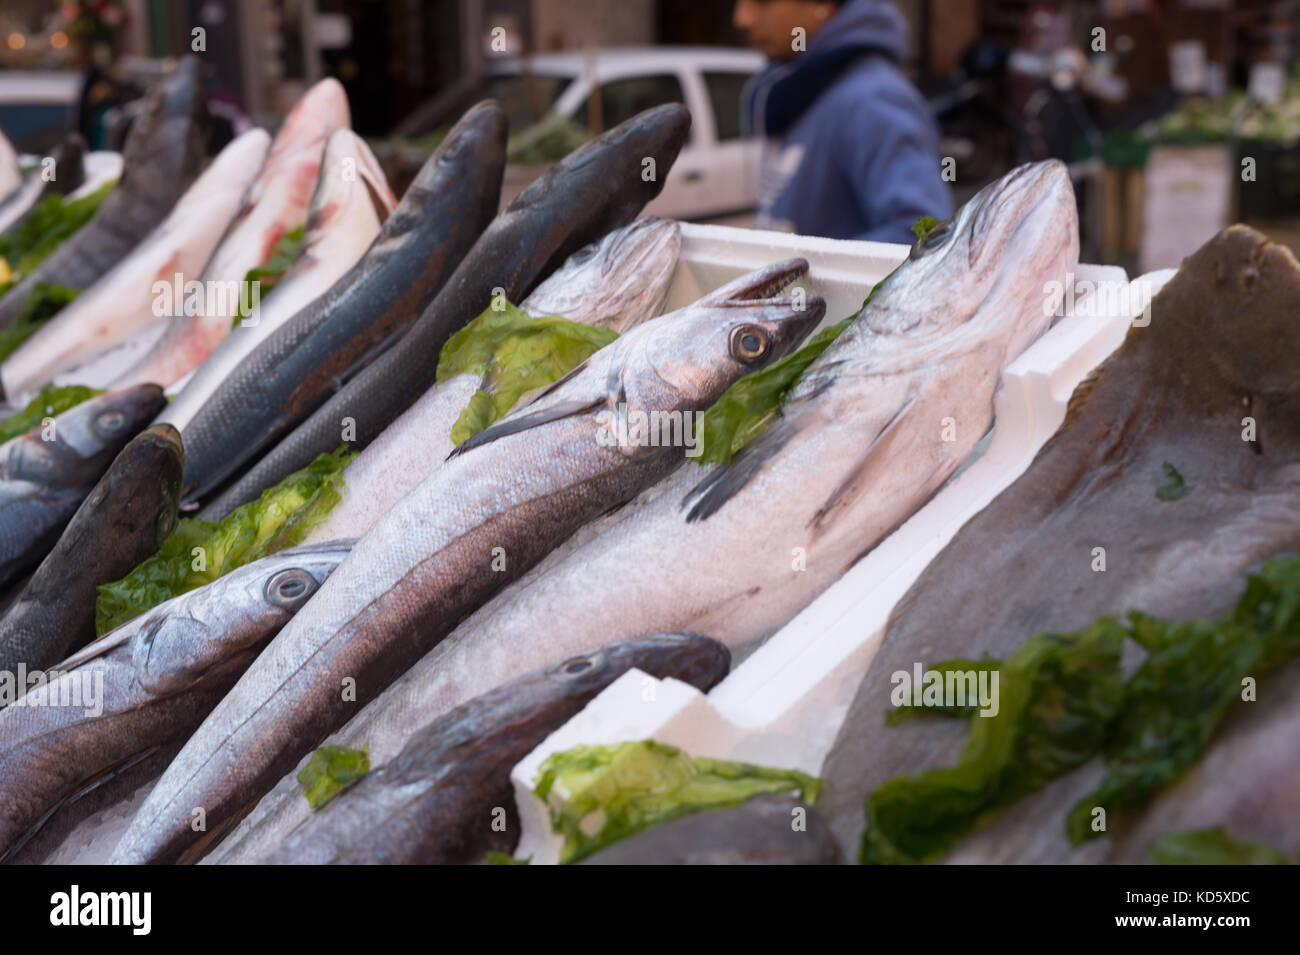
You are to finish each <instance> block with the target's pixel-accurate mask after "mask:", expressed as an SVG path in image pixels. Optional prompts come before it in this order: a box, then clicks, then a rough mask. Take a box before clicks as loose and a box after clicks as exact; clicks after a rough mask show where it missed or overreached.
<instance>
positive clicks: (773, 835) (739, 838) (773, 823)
mask: <svg viewBox="0 0 1300 955" xmlns="http://www.w3.org/2000/svg"><path fill="white" fill-rule="evenodd" d="M796 820H802V826H803V828H796ZM574 864H575V865H843V864H844V856H843V854H842V853H841V852H840V846H839V843H837V842H836V841H835V837H834V836H833V835H831V830H830V826H828V825H827V824H826V821H825V820H824V819H823V818H822V817H821V814H820V813H818V812H817V810H816V808H814V807H813V806H810V805H808V804H807V803H805V802H803V801H802V800H800V799H797V798H795V797H793V796H778V795H767V796H755V797H754V798H753V799H747V800H745V801H744V802H742V803H741V804H740V805H739V806H730V807H728V808H726V809H710V810H708V811H706V812H695V813H691V814H690V815H686V816H682V817H681V818H679V819H673V820H671V821H669V822H665V823H661V824H659V825H657V826H652V827H651V828H649V829H647V830H645V831H644V832H639V833H636V834H635V835H631V836H627V837H626V838H623V839H620V840H619V841H618V842H615V843H614V844H613V845H611V846H607V847H606V848H604V849H602V850H600V851H599V852H597V853H595V854H594V855H589V856H587V857H586V858H583V859H580V860H578V861H577V862H576V863H574Z"/></svg>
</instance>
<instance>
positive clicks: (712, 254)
mask: <svg viewBox="0 0 1300 955" xmlns="http://www.w3.org/2000/svg"><path fill="white" fill-rule="evenodd" d="M907 253H908V246H905V245H895V244H894V243H890V242H848V241H844V240H842V239H821V238H812V237H809V236H799V235H787V234H786V233H784V232H760V231H757V230H755V229H738V228H735V227H732V226H720V225H693V224H691V223H689V222H683V223H682V255H681V259H680V261H679V262H678V265H677V272H676V273H675V274H674V275H673V282H672V285H671V286H669V289H668V302H667V306H666V309H665V310H666V311H672V310H674V309H678V308H684V307H686V306H687V305H690V304H691V303H692V302H694V301H696V300H697V299H699V298H700V297H701V296H703V295H705V294H706V293H708V292H711V291H713V289H715V288H717V287H718V286H720V285H724V284H725V283H727V282H729V281H731V280H732V279H734V278H736V277H737V276H740V275H744V274H745V273H746V272H752V271H754V270H755V269H759V268H762V267H763V266H765V265H772V264H773V263H776V262H780V261H781V260H783V259H792V258H795V257H796V256H802V257H803V258H805V259H807V260H808V262H809V264H810V265H812V271H811V273H810V274H809V276H808V277H807V278H806V279H801V280H800V281H798V282H796V283H794V284H795V285H796V286H799V287H803V288H804V289H805V291H806V292H807V293H808V294H810V295H820V296H821V297H822V298H824V299H825V300H826V317H825V318H824V319H822V325H830V324H834V323H835V322H838V321H840V320H841V319H844V318H848V317H849V316H850V315H852V314H854V313H855V312H857V311H858V309H860V308H861V307H862V300H863V299H865V298H866V297H867V295H868V294H869V293H870V292H871V289H872V286H874V285H875V284H876V283H877V282H879V281H880V280H881V279H883V278H884V277H885V276H886V275H888V274H889V273H890V272H892V271H894V269H896V268H898V266H899V263H901V262H902V261H903V260H904V259H906V258H907ZM819 327H820V326H819Z"/></svg>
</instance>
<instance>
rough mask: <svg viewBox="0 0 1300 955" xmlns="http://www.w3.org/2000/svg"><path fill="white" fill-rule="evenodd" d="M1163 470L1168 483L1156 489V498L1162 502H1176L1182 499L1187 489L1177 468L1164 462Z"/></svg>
mask: <svg viewBox="0 0 1300 955" xmlns="http://www.w3.org/2000/svg"><path fill="white" fill-rule="evenodd" d="M1163 470H1164V472H1165V477H1166V478H1167V479H1168V482H1169V483H1167V484H1162V485H1160V486H1159V487H1158V488H1156V497H1157V498H1159V499H1160V500H1162V501H1176V500H1178V499H1179V498H1180V497H1184V496H1185V495H1186V494H1187V492H1188V490H1189V488H1188V487H1187V485H1186V484H1185V483H1184V482H1183V476H1182V475H1181V474H1179V473H1178V468H1176V467H1174V466H1173V465H1172V464H1170V463H1169V462H1168V461H1166V462H1165V463H1164V468H1163Z"/></svg>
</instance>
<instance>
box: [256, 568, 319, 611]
mask: <svg viewBox="0 0 1300 955" xmlns="http://www.w3.org/2000/svg"><path fill="white" fill-rule="evenodd" d="M315 590H316V578H315V577H313V576H312V575H311V574H309V573H308V572H307V571H305V570H303V569H302V568H301V567H291V568H289V569H288V570H282V571H280V572H279V573H278V574H275V575H274V576H273V577H272V578H271V579H270V580H268V581H267V582H266V602H267V603H269V604H271V605H272V606H274V607H283V608H285V609H287V610H292V609H294V608H296V607H297V606H298V605H300V604H301V603H302V602H303V600H304V599H305V598H307V597H310V596H311V595H312V593H313V592H315Z"/></svg>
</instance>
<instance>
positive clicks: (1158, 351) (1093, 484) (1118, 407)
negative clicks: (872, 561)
mask: <svg viewBox="0 0 1300 955" xmlns="http://www.w3.org/2000/svg"><path fill="white" fill-rule="evenodd" d="M1297 301H1300V266H1298V265H1297V263H1296V260H1295V258H1294V257H1293V255H1292V254H1291V252H1290V251H1289V250H1288V249H1286V248H1285V247H1283V246H1280V245H1277V244H1274V243H1272V242H1270V241H1269V240H1268V239H1267V238H1265V237H1264V236H1263V235H1261V234H1260V233H1258V232H1255V231H1253V230H1250V229H1247V228H1246V227H1244V226H1233V227H1231V228H1229V229H1227V230H1225V231H1223V232H1221V233H1220V234H1219V235H1218V236H1217V237H1216V238H1214V239H1212V240H1210V241H1209V242H1208V243H1206V244H1205V245H1204V246H1202V247H1201V249H1200V250H1198V251H1197V252H1196V253H1195V254H1193V255H1192V256H1190V257H1188V258H1187V259H1186V260H1185V261H1184V263H1183V267H1182V268H1181V269H1180V270H1179V272H1178V273H1177V274H1176V275H1175V276H1174V277H1173V278H1172V279H1171V280H1170V281H1169V283H1168V284H1167V285H1165V287H1164V288H1163V289H1162V290H1161V291H1160V292H1159V294H1158V295H1157V296H1156V297H1155V299H1154V300H1153V301H1152V303H1151V311H1150V324H1149V326H1147V327H1140V326H1135V327H1133V328H1130V329H1129V332H1128V336H1127V337H1126V338H1125V340H1124V342H1123V344H1122V345H1121V346H1120V347H1119V349H1118V350H1117V351H1115V352H1114V353H1113V354H1111V356H1110V357H1109V358H1107V359H1106V360H1105V361H1104V362H1103V363H1102V364H1101V365H1099V366H1098V367H1097V368H1096V369H1095V370H1094V371H1093V373H1092V374H1091V376H1090V377H1089V378H1088V379H1086V380H1085V381H1084V382H1083V383H1082V384H1080V385H1079V387H1078V388H1076V389H1075V392H1074V395H1073V396H1072V397H1071V399H1070V404H1069V407H1068V410H1067V412H1066V417H1065V421H1064V423H1063V424H1062V425H1061V427H1060V428H1059V429H1058V430H1057V432H1056V434H1055V435H1053V436H1052V438H1051V439H1050V440H1049V441H1048V442H1047V444H1045V445H1044V446H1043V448H1042V450H1041V451H1039V453H1038V455H1037V457H1036V458H1035V459H1034V461H1033V463H1032V464H1031V465H1030V466H1029V468H1028V470H1026V471H1025V473H1024V474H1022V475H1021V476H1020V477H1019V478H1018V479H1017V480H1016V481H1015V482H1014V483H1013V484H1011V485H1010V486H1009V487H1008V488H1007V489H1006V490H1004V491H1003V492H1002V493H1001V494H1000V495H999V496H998V497H997V498H996V499H995V500H994V501H993V502H992V503H990V504H989V505H988V506H987V507H986V508H985V509H984V510H983V511H981V512H980V513H979V514H977V515H976V516H975V517H973V518H972V519H971V520H970V521H969V522H968V523H967V524H966V525H965V526H964V527H963V528H962V529H961V530H960V531H959V532H958V533H957V534H956V536H954V537H953V539H952V542H951V543H950V544H949V545H948V546H947V547H946V548H945V549H944V550H943V552H942V553H940V554H939V556H938V557H936V558H935V559H934V561H933V562H932V563H931V564H930V565H929V567H927V568H926V570H925V572H924V573H923V574H922V575H921V576H920V577H919V578H918V579H917V581H916V583H915V584H913V586H912V587H911V589H910V590H909V591H908V593H907V595H906V596H904V598H903V599H902V600H901V601H900V602H899V604H898V606H896V607H895V608H894V611H893V614H892V618H891V620H890V622H889V624H888V627H887V629H886V631H885V636H884V640H883V642H882V643H881V646H880V649H879V651H878V652H877V653H876V656H875V658H874V660H873V661H872V663H871V666H870V668H869V669H868V670H867V673H866V675H865V677H864V678H863V682H862V684H861V686H860V687H859V689H858V692H857V695H856V696H855V698H854V700H853V703H852V705H851V707H850V709H849V712H848V716H847V718H846V720H845V722H844V724H843V725H842V727H841V729H840V732H839V735H838V738H837V740H836V742H835V745H834V747H833V749H832V750H831V752H830V754H829V755H828V757H827V760H826V764H825V767H824V768H825V772H824V775H825V776H827V778H828V779H829V780H830V781H831V783H832V785H833V792H832V793H831V795H830V797H829V798H828V800H827V802H826V806H827V811H828V814H829V818H830V820H831V825H832V827H833V828H834V829H835V832H836V835H837V837H838V838H839V839H840V842H841V844H842V845H843V846H845V848H846V849H851V851H853V852H854V853H856V851H857V846H858V841H859V836H860V834H861V832H862V829H863V826H864V823H865V814H864V807H863V806H864V799H865V798H866V796H867V794H868V793H869V792H870V791H871V790H872V789H874V788H876V787H877V786H879V785H880V784H881V783H883V782H885V781H886V780H888V779H890V778H892V777H894V776H897V775H899V774H902V773H911V772H920V771H923V770H926V769H930V768H932V767H936V766H942V765H952V764H954V763H955V762H956V760H957V758H958V755H959V754H960V751H961V746H962V744H963V741H964V739H965V737H966V735H967V734H966V729H967V727H965V726H962V725H956V726H952V725H949V726H942V725H935V724H942V723H948V722H950V721H947V720H912V721H909V722H905V723H902V724H900V725H897V726H891V727H889V728H886V727H885V726H884V725H883V719H882V714H883V713H884V712H885V711H886V709H887V708H889V694H890V689H891V681H890V675H891V674H892V673H893V672H894V671H896V670H908V671H910V670H911V669H912V667H913V664H914V663H920V664H923V665H927V664H930V663H935V662H938V661H941V660H946V659H952V658H965V659H978V658H979V657H980V656H981V654H983V653H986V652H987V653H989V654H991V655H992V656H994V657H998V658H1006V657H1008V656H1010V655H1011V654H1012V653H1013V652H1014V651H1015V650H1016V649H1017V648H1019V647H1020V646H1021V645H1022V644H1023V643H1024V642H1025V641H1027V640H1029V639H1030V638H1031V637H1033V636H1034V635H1035V634H1036V633H1039V632H1055V633H1066V632H1075V631H1078V630H1081V629H1083V628H1085V627H1087V626H1089V625H1090V624H1092V623H1093V622H1094V621H1095V620H1097V619H1098V618H1100V617H1103V616H1107V615H1122V614H1124V613H1126V612H1127V611H1129V610H1140V611H1142V612H1143V613H1146V614H1149V615H1152V616H1155V617H1158V618H1161V619H1177V620H1183V619H1189V618H1195V617H1212V616H1217V615H1219V614H1221V613H1224V612H1226V611H1227V610H1230V609H1231V608H1232V605H1233V603H1234V602H1235V601H1236V599H1237V597H1238V595H1239V593H1240V591H1241V585H1242V584H1241V574H1242V572H1243V571H1244V570H1245V569H1246V568H1248V567H1250V566H1252V565H1253V564H1255V563H1256V562H1258V561H1260V560H1263V559H1265V558H1267V557H1271V556H1274V555H1276V554H1280V553H1284V552H1289V551H1294V550H1296V549H1300V374H1297V372H1296V371H1295V369H1293V368H1292V367H1290V363H1289V362H1285V361H1279V359H1278V356H1280V355H1288V354H1290V353H1291V349H1292V347H1293V346H1300V325H1297V323H1296V321H1295V303H1296V302H1297ZM1243 419H1249V420H1250V421H1251V422H1253V427H1254V430H1253V431H1249V430H1247V426H1246V424H1244V423H1243ZM1246 439H1253V440H1246ZM1166 465H1171V466H1172V467H1173V468H1174V473H1176V474H1178V475H1179V478H1178V481H1177V484H1178V485H1181V488H1182V492H1183V493H1182V495H1181V496H1179V497H1177V499H1173V500H1162V499H1161V497H1159V496H1157V491H1158V490H1160V489H1162V488H1164V487H1166V486H1169V485H1172V484H1173V482H1171V478H1170V475H1169V472H1167V471H1166V470H1165V466H1166ZM1165 496H1168V495H1165ZM1097 548H1101V549H1102V553H1104V565H1102V566H1104V567H1105V570H1104V572H1099V571H1098V570H1097V569H1096V567H1097V560H1098V556H1099V552H1098V551H1097ZM945 615H946V616H945ZM941 621H943V622H942V623H941ZM954 622H956V623H954ZM1069 785H1070V784H1069V783H1068V782H1067V781H1062V782H1061V784H1060V786H1058V787H1057V801H1056V802H1055V803H1054V804H1053V805H1054V815H1053V816H1052V817H1051V818H1050V821H1045V822H1044V824H1043V825H1042V826H1041V827H1040V828H1039V829H1037V830H1033V831H1031V830H1029V829H1025V830H1020V831H1022V832H1023V839H1021V840H1018V841H1016V842H1015V843H1013V844H1009V845H1008V846H1007V847H1006V848H1007V850H1008V851H1014V852H1016V853H1023V854H1029V855H1036V854H1039V853H1047V854H1051V853H1054V852H1056V851H1057V849H1058V848H1059V849H1060V850H1062V851H1064V850H1065V848H1066V839H1065V833H1064V828H1065V827H1064V821H1063V817H1064V815H1065V813H1066V811H1067V810H1068V809H1069V807H1070V805H1072V799H1071V796H1070V794H1069V793H1066V794H1065V795H1061V794H1060V792H1061V788H1062V787H1067V788H1068V787H1069ZM1077 795H1078V796H1082V795H1083V792H1080V793H1078V794H1077ZM1015 812H1016V815H1020V814H1021V810H1020V809H1019V808H1017V809H1016V811H1015Z"/></svg>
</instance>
